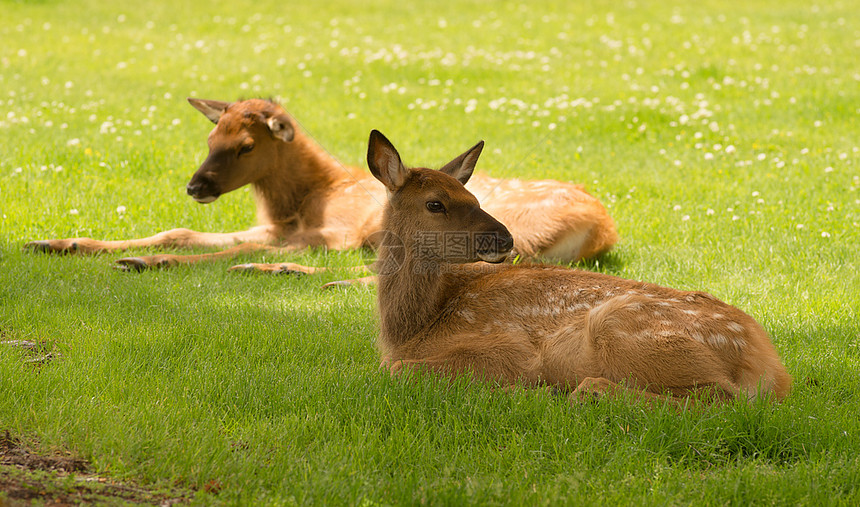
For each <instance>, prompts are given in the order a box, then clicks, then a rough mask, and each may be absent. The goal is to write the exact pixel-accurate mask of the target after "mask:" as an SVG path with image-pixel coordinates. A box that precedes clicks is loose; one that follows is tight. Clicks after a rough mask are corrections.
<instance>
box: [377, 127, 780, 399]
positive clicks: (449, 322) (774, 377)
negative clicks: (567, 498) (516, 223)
mask: <svg viewBox="0 0 860 507" xmlns="http://www.w3.org/2000/svg"><path fill="white" fill-rule="evenodd" d="M371 154H373V156H371ZM368 163H369V164H370V166H371V170H372V171H373V172H374V175H375V176H376V177H377V178H379V179H380V180H381V181H383V183H386V185H387V186H388V187H389V191H390V193H391V198H390V201H389V204H388V205H387V207H386V209H385V211H384V212H383V229H385V230H387V231H390V234H389V235H388V236H386V239H385V241H384V242H383V245H382V247H381V248H380V250H379V252H380V254H379V256H380V259H379V263H380V266H381V267H382V269H381V272H380V275H379V289H378V306H379V315H380V326H381V333H380V337H379V348H380V349H381V352H382V355H383V361H382V364H383V366H386V367H388V368H390V369H391V370H392V372H399V371H401V370H402V369H404V368H425V369H430V370H433V371H437V372H440V373H443V374H446V375H452V376H456V375H461V374H463V373H465V372H467V371H470V372H472V373H473V374H474V375H476V376H477V377H478V378H480V379H483V380H486V381H489V382H495V383H498V384H501V385H513V384H516V383H523V384H526V385H531V386H539V385H549V386H555V387H557V388H562V389H574V388H575V389H574V391H573V396H575V397H576V398H582V397H585V398H589V397H591V396H592V395H595V394H609V395H614V394H617V393H619V392H622V391H626V392H628V393H631V394H632V395H633V396H634V397H638V398H642V399H645V400H649V401H653V400H657V399H664V398H663V397H662V396H661V395H664V394H671V395H677V396H685V395H689V394H692V393H694V392H697V391H702V390H706V391H709V392H710V393H711V394H712V395H714V396H715V397H716V398H718V399H727V398H735V397H743V398H753V397H756V396H759V395H766V396H773V397H775V398H776V399H780V398H783V397H784V396H786V395H787V394H788V392H789V389H790V386H791V377H790V376H789V375H788V373H787V372H786V370H785V368H784V367H783V365H782V363H781V362H780V359H779V356H778V355H777V352H776V350H775V349H774V347H773V345H772V343H771V341H770V339H769V338H768V335H767V333H766V332H765V330H764V329H763V328H762V327H761V326H760V325H759V324H758V323H757V322H756V321H755V320H754V319H753V318H752V317H750V316H749V315H747V314H745V313H744V312H742V311H741V310H739V309H737V308H734V307H732V306H730V305H728V304H726V303H723V302H722V301H719V300H718V299H716V298H714V297H713V296H711V295H709V294H705V293H703V292H690V291H682V290H676V289H671V288H666V287H660V286H658V285H654V284H649V283H644V282H637V281H632V280H625V279H621V278H617V277H613V276H609V275H604V274H600V273H592V272H587V271H580V270H572V269H566V268H563V267H559V266H541V265H508V264H488V263H485V262H478V261H481V260H482V259H483V260H488V259H489V260H492V261H497V260H498V256H493V255H489V254H487V253H486V252H485V253H483V254H481V253H480V251H479V249H478V246H477V245H473V246H474V248H473V250H474V251H475V252H478V253H476V254H475V255H473V256H472V257H471V258H469V259H462V258H457V259H449V258H442V259H440V258H436V257H428V256H426V255H422V252H425V251H426V249H425V248H424V245H422V244H421V238H422V237H426V232H427V231H439V232H443V233H444V232H445V231H468V232H470V233H473V234H474V233H488V232H489V233H491V234H495V235H497V236H499V237H501V238H504V236H505V234H507V231H505V230H504V227H503V226H501V224H500V223H499V222H497V221H496V220H495V219H493V218H492V217H491V216H490V215H489V214H488V213H486V212H485V211H483V210H482V209H481V208H480V206H479V205H478V202H477V200H476V199H475V197H474V196H473V195H472V194H470V193H469V192H468V191H467V190H466V189H465V188H464V187H463V186H462V184H461V183H460V182H458V181H457V180H456V179H454V178H453V177H452V176H449V175H448V174H453V175H454V176H457V177H458V179H460V181H465V180H464V174H465V179H468V175H469V174H471V169H470V168H469V167H465V168H462V169H461V170H460V172H459V173H456V172H452V171H445V172H447V173H448V174H445V173H443V172H441V171H433V170H430V169H407V168H405V167H404V166H403V165H402V163H400V159H399V155H397V152H396V150H395V149H394V147H393V146H391V145H390V143H389V142H388V141H387V140H386V139H385V138H384V137H383V136H382V135H381V134H378V133H377V132H375V131H374V133H373V134H371V141H370V148H369V155H368ZM386 168H395V169H388V170H386ZM467 173H468V174H467ZM391 174H396V176H394V177H392V176H391ZM440 189H441V191H440ZM430 201H440V202H441V204H442V205H443V206H444V207H445V209H446V213H444V215H443V214H440V213H431V212H429V211H428V209H429V208H428V207H427V205H426V203H427V202H430ZM422 234H424V235H425V236H422ZM401 242H402V247H401V246H400V245H401ZM498 245H500V250H501V251H504V239H500V240H499V242H498ZM507 248H509V246H508V247H507ZM666 399H673V400H676V401H677V399H674V398H666Z"/></svg>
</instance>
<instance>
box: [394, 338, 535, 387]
mask: <svg viewBox="0 0 860 507" xmlns="http://www.w3.org/2000/svg"><path fill="white" fill-rule="evenodd" d="M463 338H464V339H460V340H457V342H456V343H451V344H449V345H448V346H443V350H440V351H438V352H436V353H435V354H433V355H432V356H429V357H425V358H420V359H396V358H395V359H392V358H391V357H390V356H386V357H385V358H383V360H382V363H381V365H380V367H382V368H388V369H389V371H390V372H391V374H392V375H394V374H399V373H402V372H404V371H406V370H427V371H432V372H435V373H438V374H441V375H444V376H448V377H452V378H453V377H458V376H461V375H464V374H467V373H468V372H472V373H473V374H474V375H475V377H477V378H479V379H481V380H484V381H488V382H495V383H498V384H501V385H513V384H515V383H517V381H521V382H524V383H526V384H537V383H538V379H537V378H536V377H535V375H534V374H533V372H532V371H531V368H530V364H531V360H532V359H533V358H534V355H535V352H534V350H533V349H532V348H531V346H530V344H528V343H527V342H526V341H523V340H519V339H517V338H516V337H509V336H490V337H484V336H469V337H463Z"/></svg>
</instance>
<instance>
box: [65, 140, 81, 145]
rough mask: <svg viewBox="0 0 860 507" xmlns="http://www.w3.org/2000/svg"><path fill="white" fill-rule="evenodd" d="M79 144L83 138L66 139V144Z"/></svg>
mask: <svg viewBox="0 0 860 507" xmlns="http://www.w3.org/2000/svg"><path fill="white" fill-rule="evenodd" d="M79 144H81V140H80V139H78V138H74V139H69V140H68V141H66V146H78V145H79Z"/></svg>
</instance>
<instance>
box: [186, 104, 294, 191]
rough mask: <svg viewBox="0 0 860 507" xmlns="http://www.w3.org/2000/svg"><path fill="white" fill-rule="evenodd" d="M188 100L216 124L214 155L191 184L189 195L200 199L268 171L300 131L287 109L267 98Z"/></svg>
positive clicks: (212, 135) (211, 143)
mask: <svg viewBox="0 0 860 507" xmlns="http://www.w3.org/2000/svg"><path fill="white" fill-rule="evenodd" d="M188 102H190V103H191V105H192V106H194V108H195V109H197V110H198V111H200V112H201V113H203V115H204V116H206V117H207V118H209V120H210V121H212V123H214V124H215V128H214V129H213V130H212V132H211V133H210V134H209V141H208V142H209V155H208V156H207V157H206V160H204V161H203V163H202V164H201V165H200V168H199V169H198V170H197V172H196V173H194V176H192V178H191V181H189V182H188V185H187V186H186V191H187V192H188V195H190V196H191V197H193V198H194V200H195V201H197V202H200V203H209V202H212V201H214V200H215V199H217V198H218V197H219V196H220V195H221V194H225V193H227V192H231V191H233V190H236V189H237V188H240V187H242V186H244V185H247V184H249V183H254V182H255V181H257V180H258V179H260V178H262V177H263V176H265V175H266V174H267V173H268V172H269V171H270V170H271V167H272V164H274V163H277V161H278V160H279V157H278V152H279V150H281V149H282V148H283V147H284V146H285V145H286V144H287V143H290V142H291V141H292V140H293V136H294V135H295V127H294V126H293V120H292V119H291V118H290V117H289V115H288V114H287V112H286V111H284V109H283V108H281V107H280V106H278V105H277V104H274V103H272V102H270V101H267V100H260V99H252V100H245V101H241V102H233V103H230V102H221V101H217V100H202V99H194V98H189V99H188Z"/></svg>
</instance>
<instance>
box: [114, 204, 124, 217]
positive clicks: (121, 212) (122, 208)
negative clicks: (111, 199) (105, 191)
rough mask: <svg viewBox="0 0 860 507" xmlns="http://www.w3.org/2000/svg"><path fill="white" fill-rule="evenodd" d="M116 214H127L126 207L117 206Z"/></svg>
mask: <svg viewBox="0 0 860 507" xmlns="http://www.w3.org/2000/svg"><path fill="white" fill-rule="evenodd" d="M116 212H117V213H118V214H120V215H122V214H123V213H125V206H123V205H119V206H117V207H116Z"/></svg>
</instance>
